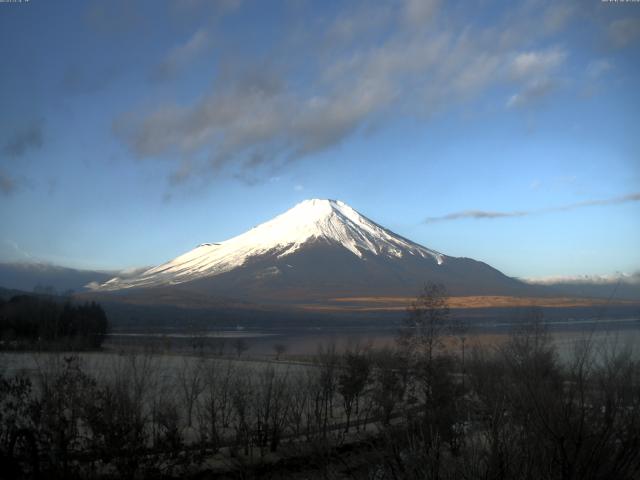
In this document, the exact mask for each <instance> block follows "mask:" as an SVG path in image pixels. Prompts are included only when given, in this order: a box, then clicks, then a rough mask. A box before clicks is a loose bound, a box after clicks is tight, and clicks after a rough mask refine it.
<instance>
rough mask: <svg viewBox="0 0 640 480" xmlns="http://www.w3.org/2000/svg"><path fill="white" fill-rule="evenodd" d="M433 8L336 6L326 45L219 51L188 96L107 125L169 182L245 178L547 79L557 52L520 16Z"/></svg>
mask: <svg viewBox="0 0 640 480" xmlns="http://www.w3.org/2000/svg"><path fill="white" fill-rule="evenodd" d="M383 12H384V13H385V14H384V15H382V13H383ZM409 12H412V13H411V16H412V17H415V19H419V20H420V22H426V21H428V20H429V19H431V20H433V21H432V22H431V23H430V25H429V27H428V28H415V25H409V24H407V22H406V20H407V18H406V15H409ZM438 15H443V13H442V11H441V10H440V9H439V8H437V2H426V3H424V2H411V1H408V2H406V3H404V4H403V7H402V8H390V7H387V6H382V7H379V8H378V7H376V8H373V7H372V10H371V11H369V12H368V11H367V10H366V9H364V8H359V9H354V10H352V11H347V12H345V11H344V10H342V11H339V12H337V15H336V17H335V18H334V19H333V20H332V21H329V22H328V23H327V22H325V23H322V25H323V26H324V27H327V26H328V27H329V33H327V31H326V30H325V31H324V32H323V33H324V36H323V37H321V38H330V40H327V42H328V44H330V45H332V47H331V48H328V49H326V50H322V49H321V51H320V52H319V53H318V54H317V55H315V54H314V55H311V56H310V52H311V51H315V50H312V49H313V48H316V47H317V46H316V44H315V43H312V42H315V41H316V40H317V38H318V36H314V35H312V34H311V33H310V34H309V37H313V40H309V43H308V44H306V43H305V42H304V41H302V42H300V41H298V40H299V38H300V37H297V36H296V37H295V38H296V40H297V41H296V42H291V43H290V44H289V45H288V47H287V48H289V50H288V51H287V53H288V55H287V59H293V60H287V61H279V58H276V56H270V57H268V59H267V60H265V59H264V58H262V57H251V55H249V57H247V58H245V57H243V58H242V60H241V61H240V60H239V59H238V58H232V59H231V60H229V57H230V55H227V56H226V57H224V58H227V61H226V63H220V59H218V62H219V64H218V69H217V70H218V72H220V74H219V76H218V77H217V78H216V79H215V81H214V82H213V85H212V87H211V88H210V89H209V90H208V91H205V92H203V93H202V95H200V97H199V98H198V100H196V101H194V102H193V103H191V104H189V103H187V104H184V103H182V104H179V103H173V102H171V101H168V102H167V103H166V104H164V105H159V106H157V107H156V108H152V109H141V110H137V111H136V110H133V111H132V112H129V113H127V114H124V115H121V116H120V117H118V118H117V119H116V120H115V121H114V131H115V132H116V133H117V135H118V136H119V137H120V138H121V139H122V140H123V141H124V142H125V143H126V145H127V146H128V147H129V148H130V149H131V150H132V152H134V153H135V154H136V155H137V156H138V157H156V158H157V157H162V158H167V159H172V160H173V161H175V162H176V163H177V165H178V167H177V171H176V172H175V174H174V176H173V178H175V179H180V180H187V179H189V178H191V177H193V176H194V175H195V174H197V175H198V176H199V177H200V178H203V175H202V174H203V173H204V174H208V175H218V174H220V173H221V172H223V171H226V172H227V173H230V174H231V175H232V176H235V177H238V178H243V179H245V180H247V181H249V182H253V181H257V180H258V179H259V178H268V177H269V176H272V175H273V174H274V173H275V172H277V171H278V170H279V169H280V168H282V167H283V166H286V165H289V164H290V163H291V162H293V161H297V160H299V159H301V158H303V157H308V156H310V155H312V154H315V153H317V152H321V151H324V150H326V149H329V148H332V147H335V146H337V145H339V144H341V143H342V142H343V141H344V140H345V139H347V138H349V137H350V136H353V135H356V134H358V132H362V131H365V130H367V129H369V128H370V127H373V126H378V125H380V124H383V123H384V122H386V121H388V119H391V118H394V117H395V118H397V117H398V116H407V115H408V116H413V117H418V118H428V117H430V116H432V115H433V114H434V113H436V112H440V111H446V110H447V109H449V108H452V107H455V106H459V105H461V104H464V103H465V102H472V101H473V100H474V99H476V98H478V97H479V96H480V95H482V94H483V93H484V92H487V91H488V90H489V89H491V88H492V87H495V86H498V85H502V84H505V83H507V82H511V83H512V84H515V86H516V88H517V89H518V91H517V92H516V93H515V94H513V96H512V97H511V99H510V100H509V101H508V104H509V106H510V107H516V106H518V107H521V106H525V105H528V104H530V103H531V102H532V101H534V100H535V99H537V98H540V97H543V96H544V95H546V94H547V93H549V92H550V91H552V90H553V88H555V87H556V86H557V85H558V83H557V81H556V80H555V78H554V76H555V75H556V73H557V70H559V69H560V67H561V66H562V64H563V63H564V61H565V59H566V57H567V54H566V52H565V51H564V50H563V49H560V48H551V49H546V50H534V49H531V47H530V45H531V43H532V35H533V34H535V32H532V31H531V30H530V29H528V28H520V27H519V25H529V24H530V20H531V19H530V15H529V14H528V15H527V16H526V18H525V17H523V18H522V19H521V20H520V23H519V22H518V21H516V20H514V18H513V16H512V15H509V16H505V18H504V19H503V20H498V21H497V24H496V25H494V26H493V27H492V28H484V27H478V26H473V25H472V24H468V23H464V22H463V23H461V24H458V23H456V21H455V19H452V18H450V17H447V21H446V22H445V21H442V22H441V21H439V17H438ZM541 15H542V14H541ZM501 21H504V24H503V25H502V24H500V22H501ZM338 25H340V27H338ZM310 28H312V27H310ZM373 31H375V32H376V34H375V35H373V34H372V32H373ZM336 32H341V33H340V34H338V33H336ZM316 33H317V32H316ZM537 35H544V32H540V33H537ZM352 37H355V38H352ZM206 38H207V37H206V34H205V33H202V32H196V33H195V34H194V35H193V36H192V37H191V39H190V40H189V41H188V42H186V43H185V44H184V45H181V46H178V47H176V48H175V49H174V50H172V53H170V54H169V55H168V58H167V62H166V64H167V65H172V67H167V70H168V71H173V70H175V69H176V68H177V67H174V65H182V64H184V62H185V61H186V60H185V59H189V58H193V56H194V55H195V54H196V52H199V51H200V50H201V48H204V45H205V44H206V43H208V42H206ZM331 42H343V43H342V44H341V45H342V47H341V48H333V47H335V46H336V43H331ZM525 45H527V46H528V49H527V50H524V51H523V47H524V46H525ZM298 58H302V59H308V61H307V60H305V61H304V62H302V64H301V63H300V62H298V61H294V60H295V59H298ZM301 65H302V67H301ZM301 68H302V70H301ZM301 75H302V78H304V81H303V82H301V81H299V80H300V76H301Z"/></svg>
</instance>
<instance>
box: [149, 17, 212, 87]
mask: <svg viewBox="0 0 640 480" xmlns="http://www.w3.org/2000/svg"><path fill="white" fill-rule="evenodd" d="M209 43H210V42H209V34H208V33H207V31H206V30H204V29H200V30H198V31H196V32H195V33H194V34H193V35H192V36H191V37H190V38H189V39H188V40H187V41H186V42H184V43H182V44H179V45H176V46H174V47H173V48H172V49H171V50H169V52H168V53H167V55H166V57H165V58H164V60H163V61H162V62H161V63H160V64H159V65H157V66H156V68H155V70H154V71H153V73H152V78H153V79H154V80H167V79H169V78H172V77H174V76H175V75H177V74H178V73H180V71H181V70H183V69H184V68H186V67H187V66H188V65H189V64H190V63H191V62H192V61H194V60H195V59H196V58H197V57H198V56H199V55H200V54H201V53H202V52H204V51H205V50H206V48H207V46H208V45H209Z"/></svg>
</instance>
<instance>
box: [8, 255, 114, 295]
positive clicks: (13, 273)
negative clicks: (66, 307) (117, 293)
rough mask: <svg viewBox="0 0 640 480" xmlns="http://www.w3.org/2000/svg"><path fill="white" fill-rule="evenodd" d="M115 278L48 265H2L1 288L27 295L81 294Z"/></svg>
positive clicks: (93, 272) (108, 273)
mask: <svg viewBox="0 0 640 480" xmlns="http://www.w3.org/2000/svg"><path fill="white" fill-rule="evenodd" d="M112 276H113V273H112V272H99V271H93V270H77V269H73V268H67V267H61V266H57V265H51V264H47V263H0V286H2V287H4V288H7V289H17V290H24V291H26V292H33V291H36V290H37V291H39V292H41V293H57V294H61V293H64V292H66V291H69V290H73V291H74V292H80V291H83V290H85V288H84V287H85V285H87V284H88V283H89V282H104V281H106V280H108V279H109V278H111V277H112Z"/></svg>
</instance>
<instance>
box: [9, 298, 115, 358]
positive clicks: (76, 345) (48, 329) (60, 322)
mask: <svg viewBox="0 0 640 480" xmlns="http://www.w3.org/2000/svg"><path fill="white" fill-rule="evenodd" d="M108 330H109V321H108V319H107V316H106V314H105V312H104V310H103V309H102V307H101V306H100V305H98V304H97V303H95V302H85V303H80V304H76V303H74V302H72V301H71V300H70V299H69V298H68V297H58V296H54V295H46V294H18V295H13V296H11V297H10V298H8V299H3V298H0V349H2V350H27V349H28V350H30V349H36V350H90V349H97V348H100V346H101V345H102V342H103V340H104V337H105V335H106V334H107V332H108Z"/></svg>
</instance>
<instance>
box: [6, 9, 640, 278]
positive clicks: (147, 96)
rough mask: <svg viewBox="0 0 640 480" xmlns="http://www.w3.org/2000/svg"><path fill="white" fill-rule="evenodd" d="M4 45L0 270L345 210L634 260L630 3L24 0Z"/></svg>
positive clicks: (476, 247)
mask: <svg viewBox="0 0 640 480" xmlns="http://www.w3.org/2000/svg"><path fill="white" fill-rule="evenodd" d="M0 52H1V58H2V65H3V66H2V75H1V76H0V107H1V108H0V218H1V219H2V229H1V232H0V261H12V262H15V261H43V262H51V263H55V264H61V265H67V266H73V267H80V268H101V269H120V268H128V267H136V266H142V265H152V264H157V263H160V262H163V261H165V260H167V259H169V258H172V257H174V256H176V255H178V254H180V253H182V252H184V251H186V250H189V249H191V248H193V247H194V246H195V245H196V244H198V243H201V242H206V241H219V240H224V239H226V238H229V237H231V236H234V235H237V234H239V233H242V232H243V231H245V230H247V229H248V228H251V227H252V226H254V225H256V224H258V223H261V222H263V221H266V220H268V219H270V218H271V217H273V216H275V215H276V214H278V213H281V212H283V211H285V210H286V209H288V208H290V207H292V206H293V205H294V204H296V203H297V202H299V201H302V200H304V199H306V198H336V199H341V200H343V201H345V202H347V203H348V204H350V205H351V206H353V207H354V208H355V209H357V210H359V211H360V212H361V213H363V214H365V215H367V216H368V217H370V218H372V219H373V220H375V221H377V222H378V223H381V224H382V225H384V226H386V227H388V228H390V229H392V230H394V231H395V232H397V233H399V234H401V235H403V236H405V237H408V238H411V239H412V240H414V241H417V242H419V243H421V244H423V245H426V246H428V247H430V248H433V249H436V250H440V251H442V252H443V253H446V254H449V255H455V256H468V257H472V258H476V259H479V260H483V261H485V262H487V263H489V264H491V265H493V266H495V267H497V268H499V269H501V270H502V271H504V272H505V273H507V274H509V275H513V276H519V277H545V276H559V275H585V274H588V275H604V274H612V273H614V272H627V273H631V272H634V271H638V270H639V269H640V248H639V247H638V245H640V196H639V193H640V135H639V134H638V125H639V124H640V89H638V80H639V79H640V3H632V2H631V3H622V2H619V3H611V2H601V1H600V0H593V1H591V0H586V1H576V2H573V1H561V2H558V1H543V0H530V1H524V2H513V1H510V2H492V1H487V0H478V1H476V2H468V1H464V2H463V1H448V2H439V1H435V0H424V1H419V0H407V1H400V0H398V1H389V2H387V1H384V0H381V1H376V2H357V1H353V2H342V1H340V2H337V1H336V2H329V1H322V2H311V1H304V0H282V1H278V2H276V1H273V2H271V1H268V2H263V1H260V2H258V1H253V2H250V1H243V0H220V1H211V2H209V1H204V0H202V1H199V0H185V1H177V0H175V1H162V0H153V1H140V2H130V1H124V0H114V1H110V2H102V1H95V2H91V1H75V2H74V1H65V2H50V1H44V0H30V1H23V2H21V3H0Z"/></svg>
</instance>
